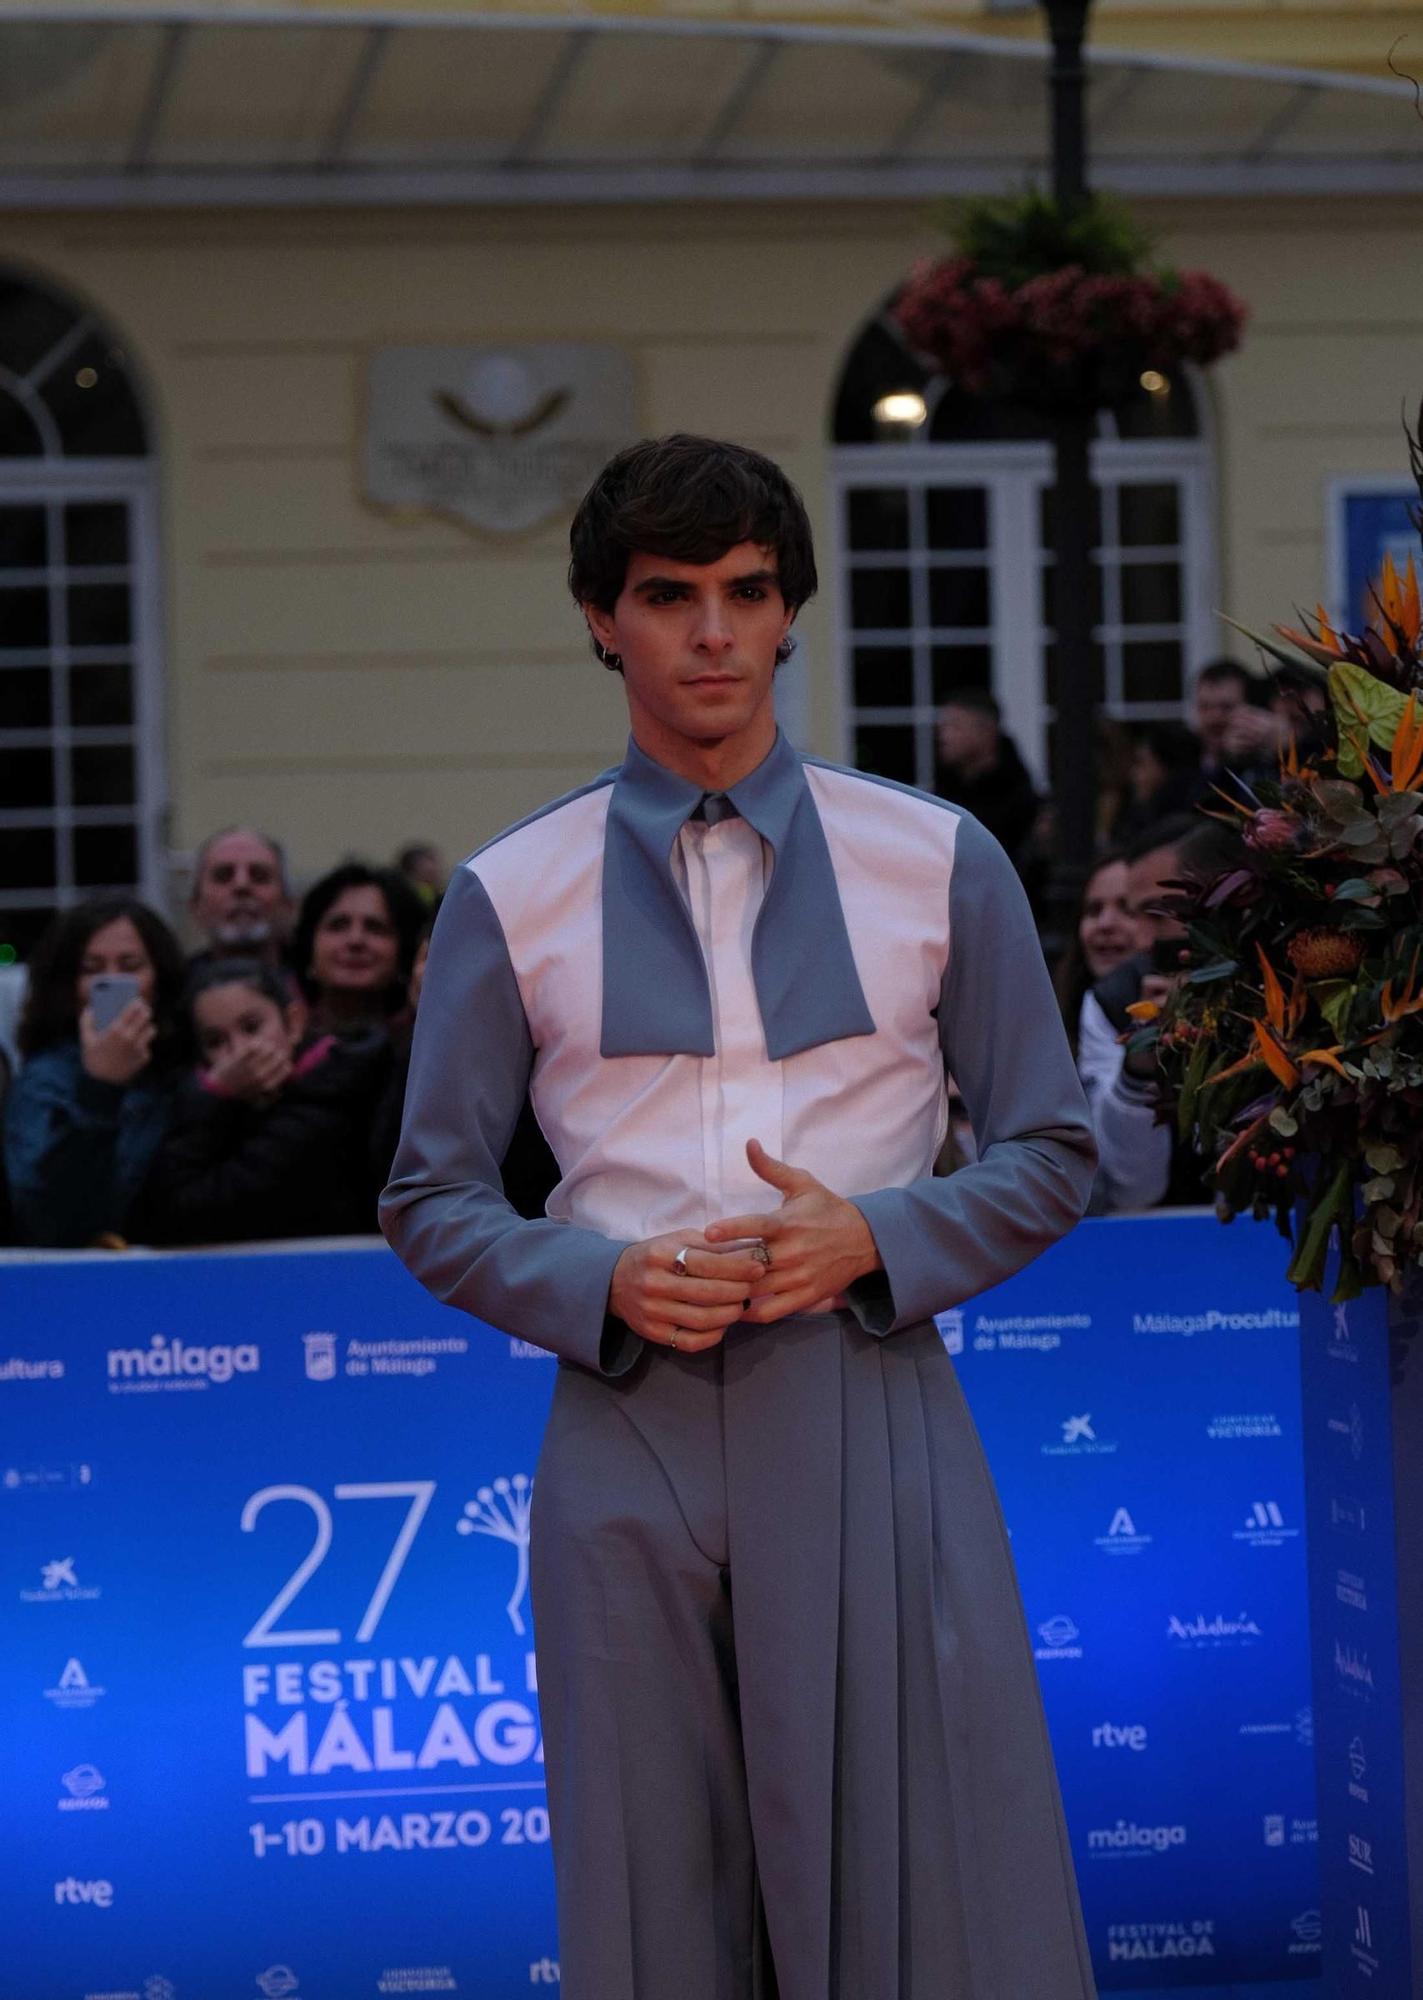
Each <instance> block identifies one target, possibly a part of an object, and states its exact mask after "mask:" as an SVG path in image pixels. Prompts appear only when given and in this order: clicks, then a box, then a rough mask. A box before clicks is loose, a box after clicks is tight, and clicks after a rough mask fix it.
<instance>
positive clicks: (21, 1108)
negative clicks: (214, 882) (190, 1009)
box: [4, 895, 184, 1250]
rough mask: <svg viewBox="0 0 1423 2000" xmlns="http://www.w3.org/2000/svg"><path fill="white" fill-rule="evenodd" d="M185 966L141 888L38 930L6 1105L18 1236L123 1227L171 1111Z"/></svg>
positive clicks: (68, 1241)
mask: <svg viewBox="0 0 1423 2000" xmlns="http://www.w3.org/2000/svg"><path fill="white" fill-rule="evenodd" d="M183 976H184V965H183V954H182V951H181V949H180V948H179V945H178V941H177V939H176V938H175V937H174V935H173V933H172V931H170V930H169V928H168V926H167V925H166V924H165V923H164V922H163V919H162V918H161V917H159V916H157V915H155V913H154V912H153V911H152V910H150V909H149V908H148V907H147V905H146V904H144V903H140V902H138V901H137V900H136V899H135V898H133V897H131V896H123V895H113V896H98V897H95V898H94V899H93V900H92V901H90V902H87V903H81V904H80V905H79V906H78V908H77V909H73V910H66V911H64V912H62V913H61V914H60V915H59V916H58V917H56V918H55V921H54V922H53V924H52V925H51V926H50V928H49V929H48V930H47V931H46V932H45V934H44V936H43V937H42V938H41V939H40V942H39V944H38V945H37V946H36V948H35V953H34V956H33V958H32V959H31V961H30V986H29V994H28V997H27V999H26V1002H25V1010H24V1013H23V1015H22V1016H21V1019H20V1027H19V1033H18V1036H17V1040H18V1043H19V1049H20V1056H21V1067H20V1072H19V1075H18V1076H17V1077H16V1078H15V1081H14V1084H13V1085H12V1087H11V1089H10V1092H9V1094H8V1096H7V1097H6V1100H5V1115H4V1135H5V1171H6V1176H7V1179H8V1181H9V1187H10V1199H11V1204H12V1208H13V1217H14V1227H15V1234H16V1236H17V1238H18V1240H19V1241H20V1242H22V1243H32V1244H37V1245H42V1246H43V1247H45V1248H50V1249H68V1250H72V1249H80V1248H83V1247H84V1246H85V1245H87V1244H93V1243H95V1242H98V1241H101V1240H103V1239H106V1238H108V1239H112V1238H116V1237H117V1238H122V1237H123V1236H124V1235H125V1234H126V1224H127V1221H128V1217H129V1213H130V1211H131V1209H132V1207H133V1205H134V1202H135V1200H136V1198H137V1196H138V1194H139V1192H140V1190H141V1188H142V1186H143V1182H144V1179H145V1177H146V1176H147V1173H148V1169H149V1166H150V1165H151V1163H152V1160H153V1157H154V1155H155V1153H156V1152H157V1150H158V1146H159V1144H160V1142H161V1141H162V1138H163V1135H164V1133H165V1132H166V1131H167V1129H168V1123H169V1119H170V1117H171V1113H172V1103H173V1092H174V1087H175V1083H176V1080H177V1076H178V1053H179V1050H178V1021H179V1014H178V998H179V994H180V992H181V989H182V984H183Z"/></svg>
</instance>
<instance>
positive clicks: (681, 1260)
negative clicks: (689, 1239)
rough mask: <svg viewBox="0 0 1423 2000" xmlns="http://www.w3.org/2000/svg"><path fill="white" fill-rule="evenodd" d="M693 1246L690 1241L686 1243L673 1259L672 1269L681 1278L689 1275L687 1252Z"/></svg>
mask: <svg viewBox="0 0 1423 2000" xmlns="http://www.w3.org/2000/svg"><path fill="white" fill-rule="evenodd" d="M691 1247H692V1246H691V1244H690V1243H684V1244H683V1245H682V1247H681V1249H680V1250H679V1251H678V1252H677V1254H676V1256H675V1257H674V1258H673V1259H672V1269H673V1270H674V1271H675V1272H676V1273H677V1276H678V1277H679V1278H685V1277H686V1275H687V1252H688V1251H689V1250H690V1249H691Z"/></svg>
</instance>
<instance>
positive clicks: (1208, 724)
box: [1196, 679, 1245, 757]
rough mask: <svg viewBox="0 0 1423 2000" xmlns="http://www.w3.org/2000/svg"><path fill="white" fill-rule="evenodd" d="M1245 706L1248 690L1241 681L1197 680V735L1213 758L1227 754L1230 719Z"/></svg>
mask: <svg viewBox="0 0 1423 2000" xmlns="http://www.w3.org/2000/svg"><path fill="white" fill-rule="evenodd" d="M1244 705H1245V690H1244V688H1243V687H1242V686H1241V685H1240V682H1239V681H1237V680H1234V679H1231V680H1225V681H1197V683H1196V734H1197V735H1198V736H1199V737H1200V739H1201V741H1202V743H1203V744H1204V745H1205V747H1206V749H1207V751H1208V752H1209V753H1210V755H1211V756H1212V757H1219V756H1220V755H1221V753H1222V752H1223V751H1224V749H1225V742H1226V738H1227V737H1228V736H1229V734H1230V724H1231V718H1232V717H1233V716H1234V714H1235V712H1236V710H1237V709H1238V708H1243V707H1244Z"/></svg>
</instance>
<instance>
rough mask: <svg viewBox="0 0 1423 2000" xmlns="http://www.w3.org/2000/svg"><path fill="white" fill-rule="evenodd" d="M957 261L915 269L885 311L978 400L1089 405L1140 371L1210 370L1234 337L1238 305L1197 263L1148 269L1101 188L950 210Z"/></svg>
mask: <svg viewBox="0 0 1423 2000" xmlns="http://www.w3.org/2000/svg"><path fill="white" fill-rule="evenodd" d="M947 219H948V222H949V226H950V228H951V230H952V233H953V235H954V237H955V239H956V254H955V255H953V256H952V257H947V258H940V259H937V260H927V261H924V262H921V263H919V264H917V265H916V266H915V267H914V269H913V271H912V272H911V273H910V276H909V279H908V281H907V282H906V284H905V286H904V288H903V290H902V291H901V292H900V294H899V297H898V298H897V300H896V301H895V304H894V307H893V315H894V317H895V319H896V320H897V321H898V324H899V326H900V328H901V330H902V331H903V333H904V336H905V338H906V340H907V341H908V342H909V344H910V346H911V347H913V348H915V349H916V350H917V351H918V352H919V353H921V354H922V355H924V356H925V357H926V358H927V359H928V360H929V361H930V362H931V363H932V365H933V366H934V367H935V368H936V369H937V370H938V371H939V372H940V373H942V374H944V375H946V376H948V377H949V379H950V380H951V381H953V382H956V383H958V384H959V385H960V386H961V387H963V388H965V389H967V390H969V391H971V392H972V393H974V394H977V395H996V396H1002V397H1007V398H1009V399H1011V400H1013V401H1015V402H1019V403H1023V404H1026V405H1028V406H1030V407H1033V408H1037V409H1042V410H1047V411H1049V412H1055V411H1067V410H1088V409H1094V408H1097V407H1098V406H1100V405H1101V404H1103V403H1109V402H1115V401H1118V400H1120V399H1121V398H1122V397H1123V396H1125V395H1127V394H1129V393H1131V392H1132V391H1134V390H1136V389H1137V388H1138V387H1139V384H1140V379H1141V376H1142V374H1143V372H1145V371H1146V370H1148V369H1155V370H1158V371H1160V372H1161V373H1165V372H1167V371H1168V370H1170V369H1172V368H1175V367H1177V366H1178V365H1179V364H1180V363H1182V362H1186V361H1194V362H1196V363H1198V364H1199V365H1201V366H1203V367H1204V366H1206V365H1208V364H1209V363H1211V362H1213V361H1218V360H1219V359H1220V357H1221V356H1222V355H1223V354H1229V353H1230V352H1231V350H1232V349H1233V348H1235V347H1238V346H1239V344H1240V336H1241V330H1242V328H1243V326H1244V324H1245V318H1246V308H1245V306H1244V305H1243V304H1242V302H1241V301H1240V300H1239V299H1238V298H1236V297H1235V295H1234V294H1233V293H1232V292H1230V291H1229V290H1228V289H1227V288H1226V286H1224V285H1223V284H1221V283H1220V282H1219V280H1218V279H1216V278H1212V277H1210V276H1209V275H1208V274H1207V273H1206V272H1204V271H1185V272H1176V271H1171V270H1167V269H1157V268H1154V267H1152V266H1151V265H1150V264H1149V261H1148V260H1149V256H1150V250H1151V245H1150V240H1149V238H1147V237H1146V236H1145V234H1144V233H1143V232H1142V231H1141V229H1140V228H1139V227H1138V225H1137V224H1136V222H1135V221H1134V220H1133V218H1132V216H1131V215H1130V213H1129V212H1128V211H1127V210H1126V209H1124V208H1122V207H1120V206H1119V205H1118V204H1117V203H1115V202H1113V201H1111V200H1110V199H1109V198H1107V197H1105V196H1102V195H1094V196H1092V197H1091V198H1089V199H1087V200H1085V201H1083V202H1082V203H1080V204H1077V205H1075V206H1071V207H1065V206H1063V205H1062V204H1060V203H1058V202H1056V201H1054V200H1053V199H1052V198H1051V197H1049V196H1048V195H1045V194H1042V193H1040V192H1037V191H1030V192H1029V193H1027V194H1025V195H1019V196H1016V197H1010V198H1007V199H994V200H986V201H976V202H970V203H964V204H962V205H960V206H958V207H956V208H953V209H951V210H949V211H948V217H947Z"/></svg>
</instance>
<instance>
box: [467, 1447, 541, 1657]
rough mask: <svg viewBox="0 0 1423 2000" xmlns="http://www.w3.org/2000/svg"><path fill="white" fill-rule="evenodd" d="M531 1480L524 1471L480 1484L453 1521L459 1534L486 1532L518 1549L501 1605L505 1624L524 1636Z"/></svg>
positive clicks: (531, 1494)
mask: <svg viewBox="0 0 1423 2000" xmlns="http://www.w3.org/2000/svg"><path fill="white" fill-rule="evenodd" d="M533 1495H534V1482H533V1481H532V1479H530V1478H529V1477H528V1476H527V1474H526V1473H522V1472H516V1473H515V1474H514V1476H513V1478H512V1479H504V1478H500V1479H495V1480H493V1481H492V1482H491V1483H490V1484H489V1485H488V1486H481V1487H480V1488H479V1490H478V1492H477V1493H476V1495H475V1497H474V1499H473V1500H466V1501H465V1503H464V1514H463V1517H462V1518H461V1519H460V1520H458V1521H456V1523H455V1529H456V1532H457V1533H459V1534H461V1535H490V1536H492V1537H493V1539H494V1540H495V1541H496V1542H510V1543H512V1545H513V1546H514V1548H515V1549H517V1550H518V1555H519V1567H518V1570H517V1572H516V1574H515V1577H514V1589H513V1592H512V1594H511V1596H510V1598H509V1602H508V1604H507V1605H506V1606H505V1607H504V1608H505V1610H506V1611H507V1612H508V1614H509V1623H510V1624H511V1625H512V1626H513V1628H514V1630H515V1631H516V1632H517V1633H518V1634H519V1636H520V1638H522V1637H523V1635H524V1630H525V1627H524V1619H523V1613H522V1606H523V1602H524V1599H525V1597H527V1595H528V1591H529V1510H530V1508H531V1507H532V1505H533Z"/></svg>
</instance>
